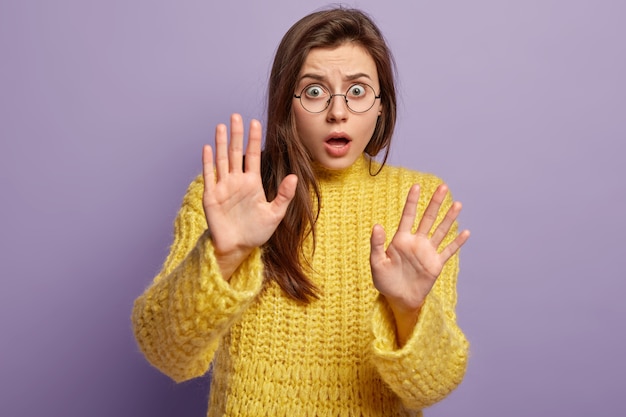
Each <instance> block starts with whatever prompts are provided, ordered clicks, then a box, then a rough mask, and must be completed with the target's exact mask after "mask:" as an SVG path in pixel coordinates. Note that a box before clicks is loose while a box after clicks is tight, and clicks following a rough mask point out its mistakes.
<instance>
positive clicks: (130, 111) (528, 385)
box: [0, 0, 626, 417]
mask: <svg viewBox="0 0 626 417" xmlns="http://www.w3.org/2000/svg"><path fill="white" fill-rule="evenodd" d="M214 3H215V2H208V1H190V0H187V1H185V0H181V1H176V2H174V1H163V0H150V1H148V0H134V1H129V0H124V1H121V0H109V1H98V2H96V1H85V0H80V1H79V0H57V1H54V2H48V1H43V0H39V1H36V0H31V1H28V0H27V1H19V0H3V1H2V2H0V191H1V194H0V195H1V204H0V260H1V265H2V269H1V271H2V272H1V274H2V275H1V278H0V279H1V281H0V415H2V416H7V417H14V416H39V415H48V416H64V417H68V416H70V417H78V416H81V417H82V416H93V417H100V416H102V417H104V416H113V415H115V416H133V417H136V416H179V415H187V416H203V415H204V412H205V408H206V405H205V401H206V390H207V380H206V378H204V379H199V380H195V381H191V382H188V383H185V384H181V385H175V384H174V383H173V382H171V381H169V380H168V379H167V378H166V377H164V376H162V375H161V374H159V373H158V372H157V371H155V370H153V369H152V368H150V366H149V365H148V364H147V362H145V360H144V359H143V357H142V356H141V354H139V353H138V351H137V348H136V345H135V342H134V339H133V336H132V333H131V331H130V321H129V315H130V310H131V305H132V301H133V299H134V298H135V297H136V296H137V295H139V294H140V292H141V291H142V289H143V288H144V287H145V286H146V285H148V283H149V281H150V280H151V278H152V276H153V275H154V274H155V273H156V271H157V270H158V269H159V267H160V264H161V262H162V260H163V258H164V256H165V254H166V252H167V247H168V245H169V243H170V239H171V224H172V220H173V217H174V215H175V213H176V210H177V208H178V205H179V203H180V199H181V197H182V195H183V193H184V191H185V187H186V185H187V183H188V182H189V181H190V179H191V178H192V177H193V176H194V175H196V174H197V173H198V172H199V171H200V151H201V145H202V144H203V143H205V142H210V141H211V140H212V133H213V128H214V125H215V124H216V123H218V122H221V121H226V120H227V117H228V115H229V114H230V113H231V112H234V111H238V112H241V113H243V114H244V117H246V119H248V118H250V117H262V116H263V103H264V91H265V82H266V79H267V73H268V70H269V66H270V60H271V57H272V55H273V52H274V50H275V48H276V45H277V43H278V41H279V39H280V37H281V36H282V34H283V33H284V31H285V30H286V29H287V28H288V27H289V26H290V25H291V24H292V23H293V22H294V21H295V20H296V19H298V18H299V17H301V16H303V15H304V14H306V13H308V12H310V11H312V10H314V9H316V8H318V7H320V6H322V5H323V4H324V3H322V2H316V3H314V2H308V3H307V5H299V3H297V2H293V1H290V0H270V1H266V2H253V1H249V2H245V3H246V4H241V3H242V2H222V3H223V4H217V5H216V4H214ZM351 4H353V5H357V6H359V7H362V8H364V9H365V10H367V11H369V12H370V13H371V14H372V15H373V16H374V17H375V18H376V20H377V21H378V23H379V24H380V26H381V27H382V29H383V31H384V32H385V33H386V35H387V37H388V39H389V42H390V44H391V46H392V49H393V50H394V52H395V55H396V59H397V62H398V66H399V72H400V90H401V94H402V95H401V105H402V107H401V110H400V124H399V127H398V131H397V135H396V140H395V143H394V150H393V151H392V162H393V163H394V164H402V165H406V166H409V167H412V168H415V169H421V170H425V171H432V172H435V173H437V174H439V175H440V176H442V177H444V178H445V179H446V180H447V181H448V182H449V184H450V186H451V187H452V189H453V191H454V194H455V196H456V197H457V198H458V199H460V200H461V201H463V203H464V205H465V211H464V214H463V215H462V223H463V224H464V225H465V226H467V227H469V228H470V229H471V230H472V232H473V237H472V239H471V240H470V242H469V244H468V245H467V246H466V248H464V250H463V256H462V272H461V276H460V281H459V308H458V314H459V321H460V323H461V325H462V327H463V328H464V330H465V331H466V333H467V335H468V337H469V338H470V340H471V341H472V359H471V363H470V368H469V371H468V374H467V377H466V379H465V381H464V383H463V384H462V385H461V387H460V388H459V389H458V390H457V391H456V392H454V393H453V394H452V396H451V397H450V398H448V399H447V400H446V401H444V402H443V403H441V404H439V405H437V406H435V407H433V408H432V409H431V410H429V411H427V413H426V415H427V416H429V417H433V416H447V415H458V416H494V417H496V416H498V417H499V416H503V415H506V416H508V417H518V416H519V417H521V416H526V415H540V416H545V415H568V416H587V415H597V416H601V415H607V416H609V415H623V414H624V413H626V406H625V405H624V402H623V399H622V398H621V397H622V393H623V388H622V386H623V379H624V375H625V374H626V360H625V359H624V354H623V352H624V348H625V347H626V346H625V345H626V343H625V342H626V336H625V335H624V333H625V332H624V320H625V319H626V307H625V305H626V303H624V302H623V301H622V298H623V294H624V293H625V292H626V284H625V283H624V278H625V276H624V275H625V274H624V267H623V258H624V255H625V252H626V251H625V249H626V244H624V236H625V235H626V221H624V218H623V213H624V212H625V209H626V207H625V206H626V186H625V185H624V179H625V178H626V170H625V169H624V168H623V164H622V159H623V154H624V151H625V149H624V140H625V139H626V120H625V119H626V117H625V115H626V84H625V82H624V74H626V47H625V44H626V43H625V42H624V40H625V39H626V26H624V16H625V15H626V5H625V4H624V3H623V2H621V1H617V0H615V1H609V0H595V1H592V0H588V1H583V0H570V1H566V0H560V1H558V0H527V1H523V2H522V1H518V2H504V1H501V0H492V1H488V0H476V1H472V2H468V1H437V2H434V1H429V2H426V1H410V0H403V1H396V2H392V3H390V2H381V1H380V0H362V1H359V2H355V3H351ZM390 4H393V7H391V6H390ZM620 329H622V330H620Z"/></svg>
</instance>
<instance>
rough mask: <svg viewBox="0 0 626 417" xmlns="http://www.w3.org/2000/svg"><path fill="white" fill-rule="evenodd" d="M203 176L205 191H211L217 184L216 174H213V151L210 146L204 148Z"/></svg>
mask: <svg viewBox="0 0 626 417" xmlns="http://www.w3.org/2000/svg"><path fill="white" fill-rule="evenodd" d="M202 176H203V178H204V191H205V192H207V191H210V190H211V189H212V188H213V185H214V184H215V173H214V172H213V150H212V149H211V146H209V145H204V147H203V148H202Z"/></svg>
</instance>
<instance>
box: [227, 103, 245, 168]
mask: <svg viewBox="0 0 626 417" xmlns="http://www.w3.org/2000/svg"><path fill="white" fill-rule="evenodd" d="M228 159H229V162H230V172H241V171H242V170H243V119H242V118H241V116H240V115H239V114H236V113H235V114H233V115H231V116H230V145H229V146H228Z"/></svg>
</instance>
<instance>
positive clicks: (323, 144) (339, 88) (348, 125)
mask: <svg viewBox="0 0 626 417" xmlns="http://www.w3.org/2000/svg"><path fill="white" fill-rule="evenodd" d="M368 86H371V87H372V88H373V92H372V91H371V90H368ZM303 90H304V91H303ZM324 90H325V91H326V92H328V93H330V94H341V95H338V96H333V97H332V98H331V99H330V104H329V105H328V107H327V108H326V109H325V110H323V111H321V112H319V113H311V112H309V111H307V110H305V109H304V107H303V106H302V105H301V103H300V99H298V98H294V101H296V102H294V103H293V110H294V114H295V118H296V128H297V130H298V134H299V135H300V139H301V140H302V143H303V145H304V146H305V147H306V149H307V150H308V151H309V153H310V154H311V156H312V158H313V160H314V161H315V162H317V163H319V164H321V165H322V166H324V167H326V168H328V169H343V168H347V167H349V166H351V165H352V164H353V163H354V162H355V161H356V160H357V158H359V156H360V155H361V154H362V153H363V151H364V150H365V147H366V146H367V144H368V142H369V141H370V139H371V138H372V135H373V133H374V128H375V127H376V121H377V119H378V116H379V115H380V114H381V112H382V105H381V103H380V99H376V100H374V99H373V97H371V94H374V93H375V94H376V95H379V94H380V85H379V81H378V72H377V70H376V64H375V63H374V60H373V59H372V57H371V56H370V55H369V53H368V52H367V51H366V50H365V49H363V47H361V46H360V45H358V44H354V43H349V42H346V43H343V44H341V45H340V46H338V47H335V48H332V49H330V48H315V49H312V50H311V51H310V52H309V54H308V55H307V57H306V59H305V61H304V64H303V65H302V68H301V69H300V74H299V75H298V83H297V87H296V91H295V94H296V95H301V96H302V98H303V99H304V100H305V101H304V102H305V103H309V107H310V108H312V109H313V110H317V109H318V108H316V107H314V106H317V105H320V106H321V108H323V103H324V102H325V100H324V99H320V100H317V101H316V98H317V97H318V96H322V95H323V94H325V93H324ZM344 94H348V95H349V97H348V100H349V102H350V104H351V105H352V106H353V107H355V108H357V109H360V107H359V106H362V105H363V102H361V103H358V102H359V100H361V99H359V98H358V97H359V96H361V95H363V97H367V98H364V99H362V100H365V101H366V102H367V103H369V102H370V101H369V100H370V98H371V99H372V100H373V106H372V107H371V108H370V109H369V110H367V111H365V112H363V113H355V112H353V111H351V110H350V109H349V108H348V106H347V105H346V100H345V99H344V97H343V95H344ZM351 97H352V100H351ZM307 100H308V101H307ZM320 102H321V104H320ZM305 105H306V104H305ZM366 107H367V105H366V106H365V108H366Z"/></svg>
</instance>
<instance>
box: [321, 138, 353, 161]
mask: <svg viewBox="0 0 626 417" xmlns="http://www.w3.org/2000/svg"><path fill="white" fill-rule="evenodd" d="M330 139H334V138H329V139H328V140H326V142H324V149H325V150H326V153H327V154H328V155H330V156H332V157H335V158H340V157H342V156H346V155H347V154H348V152H349V151H350V144H351V141H349V140H346V141H345V142H340V141H333V142H329V141H330Z"/></svg>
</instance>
